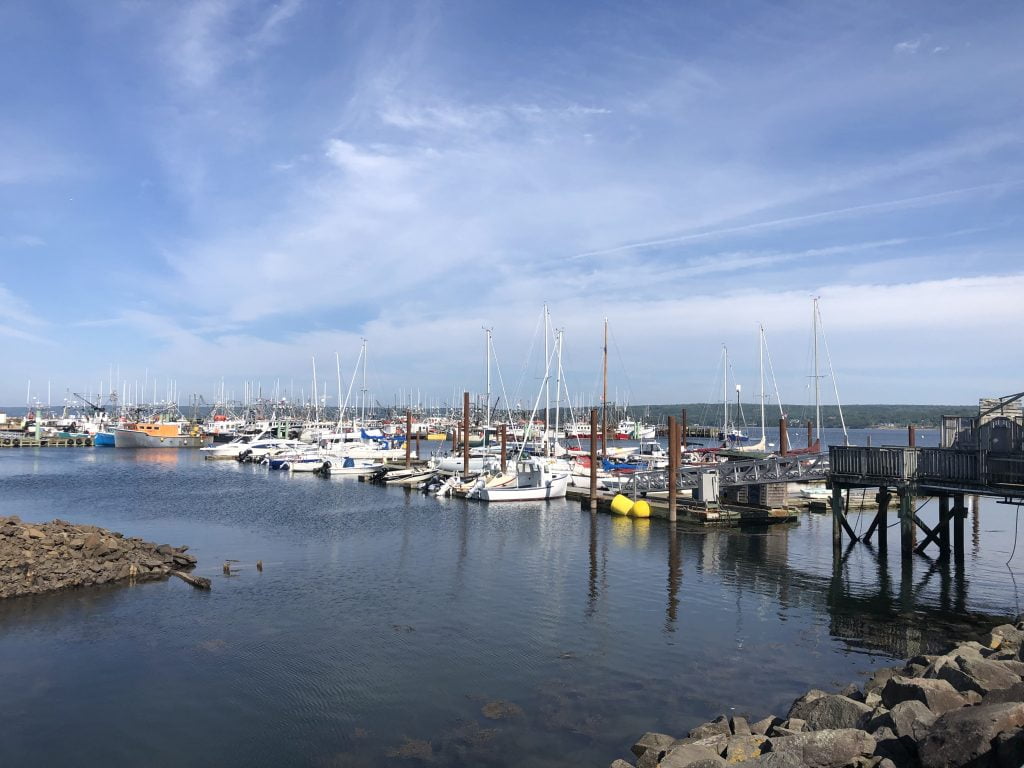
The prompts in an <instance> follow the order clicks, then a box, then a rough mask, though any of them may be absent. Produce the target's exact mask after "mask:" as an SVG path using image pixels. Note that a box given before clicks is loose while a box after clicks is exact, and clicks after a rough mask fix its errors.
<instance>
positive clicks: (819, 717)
mask: <svg viewBox="0 0 1024 768" xmlns="http://www.w3.org/2000/svg"><path fill="white" fill-rule="evenodd" d="M802 714H803V719H804V720H806V722H807V729H808V730H811V731H832V730H836V729H838V728H863V727H864V724H865V723H866V722H867V721H868V718H869V717H870V716H871V707H869V706H867V705H866V704H861V703H860V702H859V701H854V700H853V699H850V698H847V697H846V696H838V695H829V696H822V697H821V698H819V699H815V700H814V701H812V702H811V703H810V704H808V705H807V706H806V707H804V708H803V712H802Z"/></svg>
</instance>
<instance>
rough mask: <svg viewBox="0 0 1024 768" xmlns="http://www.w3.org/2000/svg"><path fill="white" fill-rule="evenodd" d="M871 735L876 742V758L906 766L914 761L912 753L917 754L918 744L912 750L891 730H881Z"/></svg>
mask: <svg viewBox="0 0 1024 768" xmlns="http://www.w3.org/2000/svg"><path fill="white" fill-rule="evenodd" d="M871 735H872V736H874V737H875V742H876V744H875V757H880V758H888V759H890V760H892V761H893V762H894V763H896V764H897V765H906V764H907V763H909V762H910V760H911V759H912V755H911V752H912V751H915V752H916V747H917V745H916V744H915V745H914V747H913V750H911V749H910V748H909V745H907V744H906V743H905V742H904V740H903V739H901V738H900V737H899V736H897V735H896V734H895V733H894V732H893V730H892V729H891V728H879V729H877V730H875V731H874V732H873V733H872V734H871Z"/></svg>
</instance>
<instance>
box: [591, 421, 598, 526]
mask: <svg viewBox="0 0 1024 768" xmlns="http://www.w3.org/2000/svg"><path fill="white" fill-rule="evenodd" d="M590 511H591V512H597V408H591V409H590Z"/></svg>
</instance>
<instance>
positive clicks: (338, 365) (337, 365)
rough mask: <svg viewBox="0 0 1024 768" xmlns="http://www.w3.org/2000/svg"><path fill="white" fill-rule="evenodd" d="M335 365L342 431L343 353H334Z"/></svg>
mask: <svg viewBox="0 0 1024 768" xmlns="http://www.w3.org/2000/svg"><path fill="white" fill-rule="evenodd" d="M334 367H335V371H336V372H337V374H338V431H339V432H341V355H340V354H338V353H337V352H335V353H334Z"/></svg>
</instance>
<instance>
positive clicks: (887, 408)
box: [629, 403, 978, 429]
mask: <svg viewBox="0 0 1024 768" xmlns="http://www.w3.org/2000/svg"><path fill="white" fill-rule="evenodd" d="M682 408H686V413H687V420H688V421H689V423H690V424H710V425H716V424H720V423H721V421H722V404H721V403H683V404H679V405H647V406H632V407H630V409H629V411H630V413H631V414H633V415H635V416H642V417H645V418H646V419H647V420H648V421H650V422H663V421H665V420H666V419H667V418H668V417H669V416H671V415H674V416H678V415H679V411H680V410H681V409H682ZM782 409H783V411H785V412H786V414H787V416H788V418H789V424H790V425H791V426H795V425H797V424H802V423H804V422H806V421H807V420H813V419H814V406H813V405H811V406H807V405H784V406H782ZM729 411H730V420H731V421H733V422H734V423H739V424H741V425H742V423H743V419H741V418H740V415H739V414H738V413H736V405H735V403H733V404H732V405H731V406H730V408H729ZM743 415H744V416H745V417H746V423H747V424H751V425H753V424H758V423H759V422H760V414H759V412H758V407H757V405H756V404H754V403H743ZM977 415H978V406H977V405H844V406H843V416H844V417H845V419H846V426H847V427H850V428H852V429H858V428H863V427H878V426H896V427H902V426H906V425H907V424H914V425H916V426H919V427H937V426H939V421H940V419H941V418H942V417H943V416H977ZM765 418H766V420H767V421H768V423H769V424H777V423H778V421H779V407H778V406H777V405H774V404H773V405H769V406H766V407H765ZM821 423H822V426H824V427H839V426H841V424H840V421H839V409H838V408H837V407H836V406H834V405H823V406H821Z"/></svg>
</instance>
